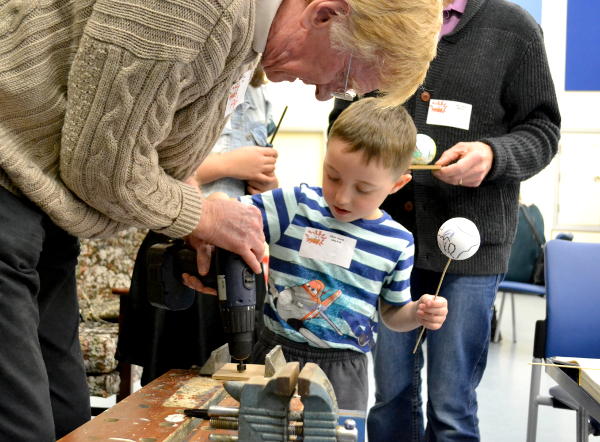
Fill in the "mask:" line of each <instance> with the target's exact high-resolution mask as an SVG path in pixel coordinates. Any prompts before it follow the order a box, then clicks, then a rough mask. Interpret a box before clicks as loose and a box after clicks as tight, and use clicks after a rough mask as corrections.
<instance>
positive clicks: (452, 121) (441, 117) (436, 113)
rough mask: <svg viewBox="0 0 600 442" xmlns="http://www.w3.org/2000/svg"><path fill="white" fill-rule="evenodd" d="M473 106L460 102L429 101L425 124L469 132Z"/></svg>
mask: <svg viewBox="0 0 600 442" xmlns="http://www.w3.org/2000/svg"><path fill="white" fill-rule="evenodd" d="M472 109H473V106H472V105H471V104H467V103H461V102H460V101H450V100H430V101H429V110H428V112H427V124H433V125H435V126H448V127H456V128H458V129H464V130H469V124H470V123H471V110H472Z"/></svg>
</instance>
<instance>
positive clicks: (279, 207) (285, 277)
mask: <svg viewBox="0 0 600 442" xmlns="http://www.w3.org/2000/svg"><path fill="white" fill-rule="evenodd" d="M240 200H241V201H242V202H244V203H247V204H253V205H254V206H256V207H257V208H258V209H260V211H261V213H262V217H263V223H264V233H265V237H266V240H267V243H268V244H269V255H270V258H269V289H270V290H269V293H268V294H267V299H266V301H265V310H264V313H265V325H266V326H267V327H268V328H269V329H270V330H271V331H273V332H274V333H277V334H279V335H282V336H285V337H286V338H288V339H291V340H293V341H297V342H308V343H309V344H310V345H313V346H316V347H322V348H345V349H352V350H356V351H362V352H365V353H366V352H368V351H370V350H371V347H372V346H373V344H374V342H375V336H376V334H377V299H378V297H379V296H380V295H381V296H382V297H383V298H384V299H385V300H386V302H388V303H390V304H394V305H403V304H405V303H407V302H408V301H410V299H411V298H410V273H411V270H412V265H413V255H414V242H413V236H412V234H411V233H410V232H409V231H408V230H406V229H405V228H404V227H403V226H402V225H400V224H399V223H397V222H396V221H394V220H393V219H392V218H391V217H390V216H389V215H388V214H387V213H384V214H383V216H381V217H380V218H379V219H376V220H365V219H362V220H357V221H354V222H352V223H347V222H341V221H338V220H336V219H335V218H334V217H333V215H332V214H331V212H330V210H329V207H328V205H327V203H326V202H325V199H324V198H323V192H322V189H321V188H320V187H310V186H308V185H306V184H303V185H301V186H300V187H294V188H291V189H275V190H273V191H270V192H266V193H262V194H258V195H254V196H243V197H240ZM328 236H329V238H328ZM340 238H341V241H340ZM345 239H349V241H346V242H350V243H351V244H352V243H353V242H354V240H356V245H355V246H354V247H353V250H352V249H351V255H350V256H351V260H350V261H349V265H348V268H345V267H344V266H343V265H338V264H332V263H331V262H328V261H327V258H324V260H321V259H318V258H316V259H315V258H314V257H306V256H305V255H304V256H300V255H301V253H299V251H300V249H301V247H303V250H306V248H305V247H306V246H307V245H306V244H305V246H302V243H303V241H304V242H305V243H306V242H312V243H313V244H312V245H309V246H310V247H312V248H313V249H312V250H314V248H315V246H314V244H315V243H320V242H323V241H325V242H326V241H331V240H334V242H336V241H337V242H342V243H344V242H345ZM317 249H318V247H317ZM311 256H314V255H311ZM329 259H331V257H330V258H329Z"/></svg>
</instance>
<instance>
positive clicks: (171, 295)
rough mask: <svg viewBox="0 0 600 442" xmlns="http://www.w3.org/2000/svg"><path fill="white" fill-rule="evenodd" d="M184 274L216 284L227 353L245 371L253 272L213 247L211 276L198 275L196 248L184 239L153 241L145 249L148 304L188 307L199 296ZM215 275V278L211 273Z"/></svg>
mask: <svg viewBox="0 0 600 442" xmlns="http://www.w3.org/2000/svg"><path fill="white" fill-rule="evenodd" d="M215 270H216V272H215ZM183 273H188V274H190V275H193V276H195V277H196V278H198V279H200V280H201V281H202V283H203V284H204V285H206V286H209V287H215V283H216V287H217V294H218V297H219V311H220V313H221V320H222V322H223V328H224V331H225V335H226V338H227V342H228V344H229V353H230V354H231V357H232V358H233V359H234V360H236V361H237V362H238V368H237V369H238V371H240V372H241V371H244V370H245V369H246V366H245V364H244V361H245V360H246V359H248V357H249V356H250V352H251V351H252V345H253V341H252V337H253V332H254V311H255V308H256V280H255V276H254V272H253V271H252V270H251V269H250V268H249V267H248V266H247V265H246V263H245V262H244V261H243V260H242V258H240V257H239V256H238V255H236V254H234V253H232V252H229V251H227V250H224V249H220V248H215V251H214V252H213V255H212V262H211V271H210V272H209V275H210V276H200V275H199V274H198V267H197V264H196V250H194V249H192V248H190V247H189V246H188V245H186V244H185V242H184V241H183V240H180V239H176V240H172V241H170V242H167V243H158V244H154V245H153V246H151V247H150V249H149V250H148V287H149V290H148V298H149V301H150V303H151V304H152V305H154V306H155V307H159V308H163V309H169V310H185V309H187V308H189V307H190V306H191V305H192V304H193V302H194V299H195V297H196V296H202V295H197V294H196V292H195V291H194V290H193V289H190V288H189V287H187V286H185V285H184V284H183V282H182V277H181V275H182V274H183ZM214 274H216V279H215V278H214V276H212V275H214ZM211 276H212V277H211Z"/></svg>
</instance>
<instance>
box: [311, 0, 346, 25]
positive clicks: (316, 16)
mask: <svg viewBox="0 0 600 442" xmlns="http://www.w3.org/2000/svg"><path fill="white" fill-rule="evenodd" d="M349 12H350V7H349V6H348V3H346V1H345V0H313V1H312V2H310V3H309V4H308V5H306V8H305V9H304V11H303V13H302V19H301V22H302V26H303V27H305V28H307V29H309V28H320V27H326V26H329V25H330V24H331V20H332V19H333V17H335V16H337V15H347V14H348V13H349Z"/></svg>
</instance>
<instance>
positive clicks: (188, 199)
mask: <svg viewBox="0 0 600 442" xmlns="http://www.w3.org/2000/svg"><path fill="white" fill-rule="evenodd" d="M234 3H235V5H237V6H239V5H243V3H242V2H231V4H232V5H233V4H234ZM228 8H229V9H228ZM94 9H95V13H94V14H92V16H91V17H90V19H89V20H88V22H87V24H86V31H85V33H84V35H83V36H82V38H81V41H80V43H79V49H78V52H77V54H76V56H75V59H74V61H73V65H72V67H71V71H70V75H69V85H68V104H67V113H66V116H65V122H64V126H63V133H62V140H61V164H60V169H61V178H62V179H63V181H64V182H65V183H66V185H67V186H68V187H69V188H70V189H71V190H72V191H73V192H74V193H75V194H76V195H77V196H78V197H79V198H81V199H82V200H83V201H85V202H86V203H87V204H89V205H90V206H91V207H93V208H95V209H96V210H98V211H99V212H101V213H103V214H105V215H107V216H108V217H110V218H111V219H113V220H117V221H119V222H122V223H125V224H128V225H133V226H137V227H143V228H148V229H151V230H154V231H157V232H160V233H163V234H165V235H168V236H172V237H180V236H184V235H186V234H189V233H190V232H191V231H192V230H193V229H194V228H195V227H196V225H197V224H198V222H199V220H200V216H201V207H202V200H201V196H200V193H199V192H198V191H197V189H196V188H194V187H192V186H189V185H187V184H184V183H183V182H182V181H183V180H185V178H187V177H188V176H190V175H191V174H192V173H193V171H194V169H195V168H196V167H197V166H198V164H199V163H200V162H201V161H202V160H203V158H204V157H205V156H206V154H208V152H209V151H210V148H211V147H212V145H213V143H214V141H215V140H216V138H217V137H218V134H219V133H220V131H221V128H222V125H223V123H224V117H223V110H224V107H225V102H226V98H227V94H226V91H227V88H228V87H229V86H230V85H231V84H232V83H233V81H235V78H234V77H235V75H236V73H237V72H236V70H237V69H238V67H239V66H240V65H241V64H242V62H241V61H238V59H240V60H241V59H242V57H243V54H245V53H246V52H245V48H246V47H248V46H249V43H248V41H247V40H248V39H249V38H248V36H247V35H246V33H245V31H246V30H247V29H251V28H250V27H249V26H247V25H248V24H249V23H250V22H249V21H248V19H246V18H245V17H244V16H241V18H239V17H240V16H239V14H237V12H240V11H237V10H235V8H234V7H233V6H231V7H230V5H229V3H227V2H226V1H223V2H220V1H215V2H204V3H201V4H198V5H196V6H194V5H192V4H190V5H189V7H188V8H187V9H184V8H175V7H174V6H173V5H172V4H170V3H169V4H166V3H164V2H160V1H156V0H152V1H148V2H139V1H134V2H133V3H131V4H125V3H123V2H118V1H113V0H102V1H98V2H97V3H96V5H95V8H94ZM182 11H184V12H185V13H184V12H182ZM191 15H193V17H191ZM241 21H243V22H244V23H245V25H246V26H245V27H243V28H242V27H240V28H238V27H236V26H237V24H238V23H239V22H241ZM233 24H235V26H234V25H233ZM238 34H239V35H238ZM236 36H237V37H236ZM232 52H233V55H232ZM238 53H239V54H238ZM232 60H233V61H232ZM227 63H229V64H227ZM230 66H233V67H232V68H230ZM226 68H227V69H229V70H227V71H226V70H225V69H226ZM230 81H231V82H230Z"/></svg>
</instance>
